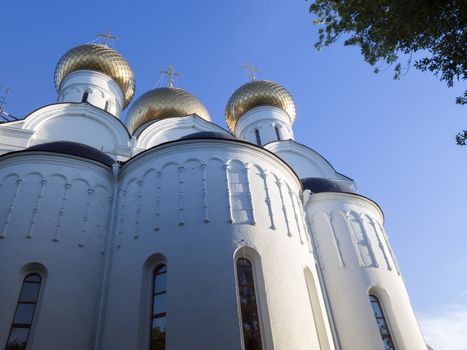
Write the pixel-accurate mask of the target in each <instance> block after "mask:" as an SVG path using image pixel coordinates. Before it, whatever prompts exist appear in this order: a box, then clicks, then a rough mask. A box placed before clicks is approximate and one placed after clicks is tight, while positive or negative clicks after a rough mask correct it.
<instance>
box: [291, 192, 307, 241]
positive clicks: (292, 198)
mask: <svg viewBox="0 0 467 350" xmlns="http://www.w3.org/2000/svg"><path fill="white" fill-rule="evenodd" d="M287 190H288V192H289V197H290V201H291V202H292V208H293V213H294V217H295V223H296V225H297V230H298V237H299V238H300V243H301V244H304V242H303V238H302V228H301V226H300V219H299V217H298V210H297V207H296V205H295V204H296V202H295V196H294V193H293V192H292V190H291V189H290V187H289V186H287Z"/></svg>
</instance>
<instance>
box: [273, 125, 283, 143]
mask: <svg viewBox="0 0 467 350" xmlns="http://www.w3.org/2000/svg"><path fill="white" fill-rule="evenodd" d="M274 130H276V137H277V141H280V140H281V133H280V131H279V128H278V127H277V126H275V127H274Z"/></svg>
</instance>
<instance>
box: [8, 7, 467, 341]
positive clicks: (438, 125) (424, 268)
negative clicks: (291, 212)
mask: <svg viewBox="0 0 467 350" xmlns="http://www.w3.org/2000/svg"><path fill="white" fill-rule="evenodd" d="M308 6H309V3H308V2H306V1H302V0H299V1H290V0H273V1H271V0H270V1H266V0H249V1H247V0H238V1H232V2H225V1H213V0H206V1H174V0H171V1H168V0H166V1H133V2H131V1H122V0H112V1H110V0H108V1H88V0H82V1H79V2H75V1H73V2H71V1H8V2H4V3H3V4H2V9H1V12H2V29H1V33H2V35H1V42H2V54H1V56H0V85H6V86H8V87H10V89H11V94H10V97H9V100H8V105H7V108H6V109H7V111H9V112H10V113H11V114H13V115H16V116H24V115H26V114H27V113H28V112H30V111H32V110H34V109H36V108H38V107H40V106H42V105H45V104H48V103H53V102H55V98H56V94H55V91H54V86H53V71H54V68H55V64H56V63H57V61H58V59H59V58H60V57H61V55H62V54H63V53H64V52H65V51H67V50H68V49H70V48H72V47H73V46H76V45H79V44H83V43H86V42H90V41H92V40H94V39H95V36H94V35H95V33H97V32H103V31H107V30H110V31H112V32H113V33H114V34H115V35H117V36H118V37H119V40H117V41H116V43H115V45H114V47H115V48H116V49H117V50H118V51H120V52H121V53H122V54H123V55H124V56H125V57H126V58H127V60H128V61H129V63H130V65H131V66H132V68H133V70H134V72H135V77H136V96H140V95H141V94H143V93H144V92H145V91H147V90H149V89H151V88H153V87H155V86H156V84H157V82H158V81H159V77H160V75H159V70H160V69H163V68H165V67H167V66H168V65H169V64H173V65H174V66H175V68H176V69H177V70H178V71H180V72H181V73H182V74H183V76H182V78H181V79H180V81H179V84H178V86H180V87H182V88H185V89H187V90H188V91H190V92H192V93H193V94H194V95H196V96H198V97H199V98H200V99H201V100H202V101H203V103H204V104H205V105H206V106H207V108H208V109H209V111H210V114H211V116H212V118H213V121H214V122H215V123H217V124H220V125H222V126H225V122H224V118H223V115H224V108H225V104H226V102H227V100H228V98H229V96H230V95H231V94H232V93H233V91H234V90H235V89H236V88H237V87H239V86H240V85H241V84H243V83H245V82H246V81H247V79H248V75H247V73H246V72H245V71H244V70H242V68H241V65H242V64H244V63H253V64H255V65H257V66H259V68H260V69H261V70H260V72H259V73H258V79H271V80H275V81H277V82H279V83H281V84H282V85H284V86H285V87H286V88H287V89H288V90H289V91H290V92H291V94H292V95H293V97H294V99H295V102H296V104H297V121H296V123H295V128H294V129H295V136H296V140H297V141H299V142H301V143H304V144H306V145H308V146H310V147H311V148H313V149H315V150H316V151H318V152H320V153H321V154H322V155H323V156H324V157H326V158H327V159H328V160H329V161H330V162H331V163H332V164H333V165H334V166H335V168H336V170H338V171H339V172H341V173H343V174H345V175H348V176H350V177H352V178H353V179H355V180H356V181H357V185H358V187H359V191H360V193H361V194H363V195H366V196H368V197H370V198H372V199H374V200H375V201H376V202H378V203H379V204H380V205H381V207H382V208H383V211H384V212H385V216H386V229H387V231H388V234H389V236H390V240H391V242H392V245H393V248H394V250H395V252H396V255H397V257H398V259H399V263H400V266H401V270H402V273H403V275H404V278H405V280H406V285H407V288H408V291H409V294H410V296H411V300H412V303H413V306H414V308H415V310H416V312H417V314H419V315H420V318H421V319H422V327H423V326H424V324H426V323H427V322H428V323H429V322H431V321H432V320H433V319H434V318H436V317H439V318H442V317H443V315H445V314H446V313H447V312H448V311H446V310H448V309H449V310H451V309H452V308H453V307H459V308H461V309H462V310H464V311H465V310H466V309H467V273H466V272H467V254H466V253H465V251H466V247H467V235H466V225H465V222H466V220H465V217H466V215H467V211H466V209H467V206H466V198H467V181H466V180H465V178H466V174H467V162H466V157H467V147H465V148H462V147H459V146H456V145H455V141H454V135H455V134H456V133H457V132H458V131H460V130H462V129H463V128H467V120H466V118H465V117H466V112H467V109H466V107H463V108H462V107H460V106H457V105H455V104H454V99H455V97H456V96H457V95H460V93H461V90H462V88H464V89H465V83H464V86H461V84H459V85H458V86H457V87H455V88H447V87H446V85H445V84H444V83H441V82H439V81H438V80H437V79H436V78H435V77H433V76H432V75H430V74H427V73H421V72H419V71H416V70H415V69H410V71H409V72H408V74H407V75H406V76H404V77H403V78H402V79H401V80H400V81H394V80H393V79H392V73H391V70H390V69H389V70H388V71H386V72H382V73H380V74H374V73H373V69H372V68H371V67H370V66H368V65H367V64H366V63H365V62H363V59H362V57H361V55H360V53H359V50H358V49H356V48H349V47H344V46H343V45H342V43H338V44H337V45H334V46H333V47H330V48H326V49H323V50H322V51H320V52H318V51H316V50H315V49H314V47H313V43H314V41H315V39H316V32H317V28H315V27H314V26H313V24H312V17H311V16H310V15H309V14H308V10H307V9H308ZM464 315H465V319H466V321H465V322H466V323H467V312H465V313H464ZM427 327H428V326H427ZM435 328H436V327H435ZM438 344H441V343H438ZM442 346H446V345H441V347H442ZM441 347H439V348H441ZM451 349H454V348H451Z"/></svg>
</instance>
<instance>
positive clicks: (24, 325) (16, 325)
mask: <svg viewBox="0 0 467 350" xmlns="http://www.w3.org/2000/svg"><path fill="white" fill-rule="evenodd" d="M31 277H38V278H39V281H34V280H28V278H31ZM26 284H37V285H39V287H38V288H37V291H36V292H35V297H34V301H24V300H21V299H22V294H23V290H25V289H24V287H25V285H26ZM43 284H44V277H43V276H42V275H41V274H39V273H37V272H30V273H28V274H26V275H25V276H24V278H23V282H22V284H21V289H20V291H19V294H18V299H17V302H16V306H15V312H14V314H13V318H12V321H11V325H10V331H9V333H8V337H7V339H6V344H5V350H7V349H8V344H9V341H10V337H11V336H12V332H13V330H14V329H27V330H28V334H27V336H26V340H25V346H24V348H25V349H27V346H28V342H29V340H30V338H31V332H32V329H33V325H34V322H35V315H37V308H38V307H37V304H38V303H39V299H40V297H41V292H42V289H43ZM20 305H33V309H32V312H31V315H30V321H29V322H15V319H16V316H17V312H18V309H19V306H20Z"/></svg>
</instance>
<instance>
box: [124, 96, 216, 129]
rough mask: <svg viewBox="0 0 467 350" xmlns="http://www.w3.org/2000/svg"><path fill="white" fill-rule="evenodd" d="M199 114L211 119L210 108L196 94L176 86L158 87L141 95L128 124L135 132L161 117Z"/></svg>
mask: <svg viewBox="0 0 467 350" xmlns="http://www.w3.org/2000/svg"><path fill="white" fill-rule="evenodd" d="M191 114H197V115H198V116H200V117H201V118H203V119H205V120H207V121H211V117H210V116H209V113H208V110H207V109H206V107H205V106H204V105H203V104H202V103H201V101H200V100H198V99H197V98H196V97H195V96H193V95H192V94H190V93H189V92H186V91H185V90H182V89H179V88H174V87H163V88H157V89H154V90H151V91H148V92H146V93H145V94H144V95H143V96H141V97H139V98H138V99H137V100H136V101H135V102H134V103H133V105H132V106H131V108H130V110H129V111H128V117H127V120H126V124H127V126H128V130H129V131H130V132H131V133H133V132H134V131H135V130H136V129H137V128H138V127H140V126H141V125H143V124H145V123H147V122H150V121H153V120H159V119H166V118H174V117H184V116H187V115H191Z"/></svg>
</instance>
